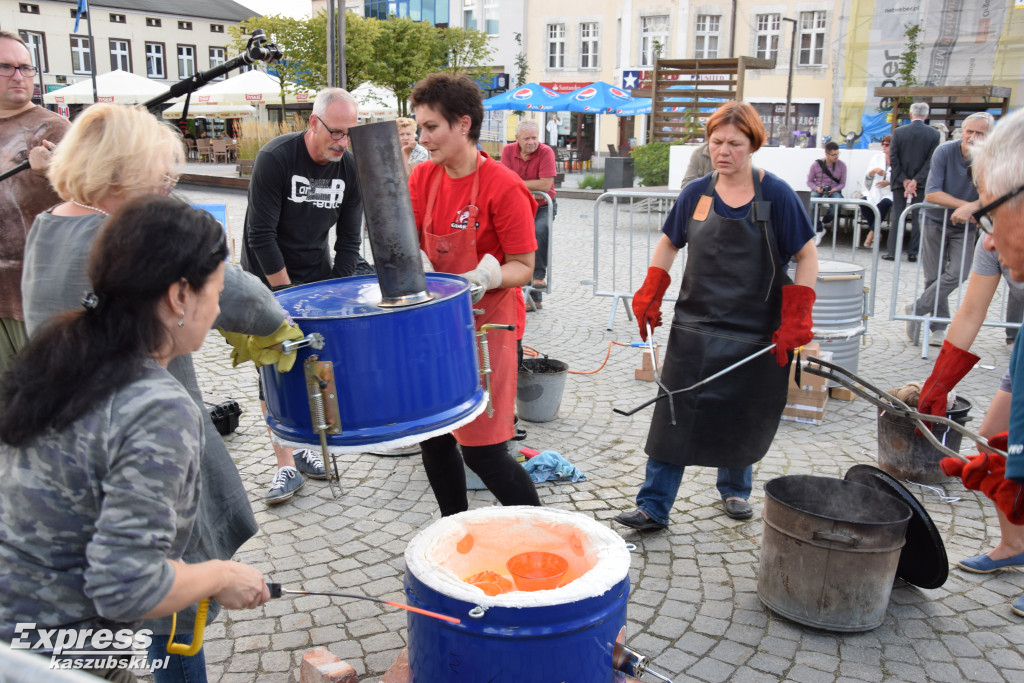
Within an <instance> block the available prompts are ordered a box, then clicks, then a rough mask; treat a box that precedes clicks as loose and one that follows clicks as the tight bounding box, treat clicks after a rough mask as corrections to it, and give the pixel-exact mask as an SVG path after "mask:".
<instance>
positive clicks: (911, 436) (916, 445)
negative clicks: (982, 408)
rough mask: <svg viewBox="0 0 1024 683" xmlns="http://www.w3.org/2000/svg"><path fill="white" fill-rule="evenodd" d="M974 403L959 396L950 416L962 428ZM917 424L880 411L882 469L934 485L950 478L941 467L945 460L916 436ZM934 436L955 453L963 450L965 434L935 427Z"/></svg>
mask: <svg viewBox="0 0 1024 683" xmlns="http://www.w3.org/2000/svg"><path fill="white" fill-rule="evenodd" d="M971 407H972V404H971V402H970V401H969V400H967V399H966V398H964V397H962V396H957V398H956V403H955V404H954V405H953V409H952V410H950V411H949V412H947V413H946V417H948V418H949V419H950V420H952V421H953V422H956V423H957V424H958V425H961V426H963V425H966V424H967V423H968V421H970V419H971V418H970V417H969V415H968V413H970V412H971ZM915 426H916V425H915V424H914V421H913V420H911V419H910V418H906V417H903V416H900V415H895V414H893V413H891V412H888V411H884V410H882V409H881V408H879V410H878V467H879V468H880V469H882V470H885V471H886V472H888V473H889V474H891V475H892V476H894V477H896V478H897V479H909V480H910V481H916V482H920V483H922V484H930V483H935V482H940V481H945V480H946V479H947V477H946V475H945V474H943V472H942V470H941V469H940V468H939V460H941V459H942V458H943V457H945V456H944V455H943V454H942V453H941V452H940V451H939V449H937V448H936V447H935V446H933V445H932V444H931V443H930V442H929V441H928V440H927V439H925V438H924V437H923V436H919V435H917V434H915V433H914V427H915ZM932 434H934V435H935V438H936V439H938V440H939V442H940V443H942V444H944V445H945V446H946V448H949V449H950V450H952V451H959V450H960V442H961V440H962V438H963V435H962V434H960V432H958V431H957V430H955V429H953V428H952V427H947V426H946V425H940V424H934V425H932Z"/></svg>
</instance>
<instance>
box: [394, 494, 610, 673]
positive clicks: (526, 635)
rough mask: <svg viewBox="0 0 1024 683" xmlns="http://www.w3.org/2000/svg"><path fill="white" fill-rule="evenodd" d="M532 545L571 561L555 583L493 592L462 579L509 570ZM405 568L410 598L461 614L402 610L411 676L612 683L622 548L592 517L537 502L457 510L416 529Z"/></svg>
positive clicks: (413, 602) (533, 548) (414, 602)
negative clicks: (526, 589)
mask: <svg viewBox="0 0 1024 683" xmlns="http://www.w3.org/2000/svg"><path fill="white" fill-rule="evenodd" d="M537 551H541V552H551V553H555V554H558V555H560V556H561V557H562V558H564V559H566V560H567V561H568V563H569V569H568V572H567V573H566V575H565V576H564V577H563V579H562V580H561V585H560V586H559V587H558V588H555V589H553V590H538V591H533V592H520V591H513V592H503V593H500V594H498V595H493V596H492V595H487V594H486V593H485V592H484V591H483V590H481V588H479V587H477V586H476V585H472V584H469V583H466V582H465V580H464V579H465V578H466V577H467V576H473V575H475V574H477V573H478V572H480V571H481V570H493V571H495V572H496V573H498V574H507V570H506V563H507V561H508V560H509V558H512V557H514V556H516V555H518V554H520V553H523V552H537ZM405 566H406V572H405V592H406V595H407V600H408V602H409V604H411V605H413V606H415V607H420V608H423V609H427V610H433V611H437V612H441V613H442V614H448V615H451V616H454V617H458V618H459V619H461V620H462V623H461V624H457V625H456V624H450V623H447V622H442V621H438V620H436V619H431V618H429V617H424V616H421V615H418V614H414V613H410V614H409V617H408V636H409V637H408V643H409V668H410V670H411V672H412V677H411V678H410V680H415V681H417V682H419V681H424V682H426V681H446V682H448V683H480V682H481V681H515V682H516V683H551V682H552V681H559V682H564V683H612V681H614V680H616V678H615V677H616V672H615V670H614V668H613V652H614V647H615V643H616V641H617V639H618V637H619V634H620V633H621V632H622V631H623V629H624V628H625V625H626V600H627V598H628V597H629V551H628V550H627V549H626V544H625V542H624V541H623V540H622V538H621V537H620V536H619V535H618V534H616V533H614V532H613V531H611V530H610V529H608V528H607V527H606V526H604V525H602V524H600V523H598V522H596V521H595V520H593V519H591V518H589V517H587V516H585V515H581V514H579V513H576V512H568V511H564V510H555V509H553V508H537V507H501V508H497V507H493V508H482V509H478V510H472V511H470V512H463V513H460V514H458V515H453V516H451V517H445V518H443V519H441V520H438V521H437V522H435V523H434V524H432V525H430V526H429V527H427V528H426V529H424V530H423V531H421V532H420V533H419V534H417V535H416V537H415V538H413V540H412V542H411V543H410V544H409V547H408V548H407V549H406V551H405ZM505 579H506V580H507V581H508V583H509V585H511V584H512V581H511V577H510V576H505ZM619 680H621V679H619Z"/></svg>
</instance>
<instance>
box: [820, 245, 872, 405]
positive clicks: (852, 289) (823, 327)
mask: <svg viewBox="0 0 1024 683" xmlns="http://www.w3.org/2000/svg"><path fill="white" fill-rule="evenodd" d="M814 292H815V294H816V298H815V301H814V311H813V316H814V327H813V328H812V330H811V331H812V333H813V334H814V341H816V342H818V344H820V345H821V350H822V351H823V352H824V351H831V352H832V362H833V363H835V364H836V365H841V366H843V367H844V368H849V369H850V370H851V371H852V372H857V361H858V358H859V354H860V348H859V344H860V338H861V336H862V335H863V334H864V330H865V327H864V267H863V266H859V265H857V264H856V263H843V262H841V261H819V262H818V279H817V281H816V282H815V284H814ZM829 386H832V387H837V386H840V384H839V383H838V382H836V381H834V380H833V381H830V382H829Z"/></svg>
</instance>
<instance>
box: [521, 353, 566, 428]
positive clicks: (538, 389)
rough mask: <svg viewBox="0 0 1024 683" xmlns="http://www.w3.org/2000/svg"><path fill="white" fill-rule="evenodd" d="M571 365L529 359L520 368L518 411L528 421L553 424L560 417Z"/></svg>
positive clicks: (542, 359) (541, 359)
mask: <svg viewBox="0 0 1024 683" xmlns="http://www.w3.org/2000/svg"><path fill="white" fill-rule="evenodd" d="M568 373H569V365H568V364H567V363H563V362H562V361H560V360H553V359H549V358H527V359H526V360H524V361H523V363H522V365H521V366H520V368H519V382H518V384H517V385H516V412H518V413H519V417H521V418H523V419H524V420H526V421H527V422H551V421H552V420H554V419H555V418H556V417H558V408H559V407H560V406H561V405H562V392H563V391H565V379H566V377H568Z"/></svg>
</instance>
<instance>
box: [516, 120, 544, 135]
mask: <svg viewBox="0 0 1024 683" xmlns="http://www.w3.org/2000/svg"><path fill="white" fill-rule="evenodd" d="M527 128H532V129H533V130H534V132H535V133H539V132H540V125H538V123H537V122H536V121H534V120H533V119H523V120H521V121H520V122H519V123H517V124H516V137H519V134H520V133H522V132H523V131H524V130H526V129H527Z"/></svg>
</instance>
